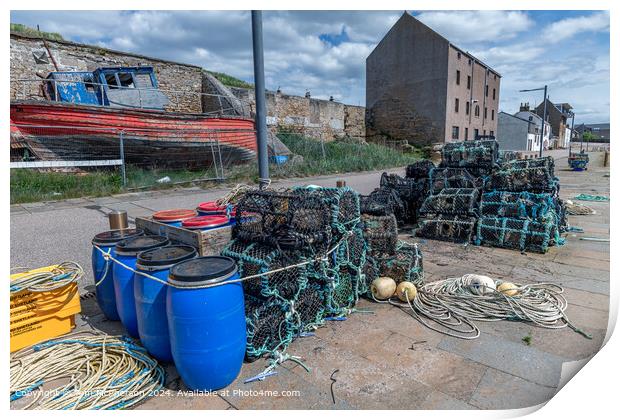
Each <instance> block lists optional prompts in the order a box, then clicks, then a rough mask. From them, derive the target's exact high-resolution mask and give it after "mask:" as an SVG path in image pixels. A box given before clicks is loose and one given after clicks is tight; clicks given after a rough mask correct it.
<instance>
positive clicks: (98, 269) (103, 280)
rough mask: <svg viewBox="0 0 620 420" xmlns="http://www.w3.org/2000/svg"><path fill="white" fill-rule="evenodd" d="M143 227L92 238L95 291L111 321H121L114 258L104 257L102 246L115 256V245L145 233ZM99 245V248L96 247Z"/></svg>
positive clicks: (105, 233)
mask: <svg viewBox="0 0 620 420" xmlns="http://www.w3.org/2000/svg"><path fill="white" fill-rule="evenodd" d="M143 234H144V231H143V230H141V229H123V230H110V231H107V232H101V233H98V234H97V235H95V237H94V238H93V240H92V244H93V249H92V252H91V264H92V268H93V275H94V276H95V278H94V280H95V291H96V294H97V304H98V305H99V309H101V312H103V314H104V315H105V317H106V318H107V319H109V320H110V321H119V320H120V317H119V316H118V311H117V310H116V296H115V294H114V280H113V276H112V271H113V270H112V267H113V265H114V263H113V262H112V260H106V259H105V258H104V257H103V254H102V253H101V251H99V250H98V249H97V248H100V249H101V250H103V251H104V252H107V253H110V255H111V256H112V257H113V258H114V257H115V255H114V247H115V246H116V244H117V243H119V242H120V241H122V240H125V239H130V238H135V237H136V236H140V235H143ZM96 247H97V248H96Z"/></svg>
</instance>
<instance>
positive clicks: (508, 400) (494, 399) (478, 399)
mask: <svg viewBox="0 0 620 420" xmlns="http://www.w3.org/2000/svg"><path fill="white" fill-rule="evenodd" d="M553 395H555V388H554V387H546V386H541V385H539V384H535V383H532V382H529V381H526V380H524V379H521V378H517V377H515V376H513V375H509V374H507V373H505V372H501V371H499V370H496V369H489V370H488V371H487V372H486V373H485V374H484V377H483V378H482V381H481V382H480V386H479V387H478V389H477V390H476V392H475V393H474V395H473V397H472V398H471V400H469V403H470V404H472V405H474V406H476V407H479V408H483V409H491V410H504V409H508V408H525V407H531V406H534V405H538V404H540V403H543V402H546V401H548V400H550V399H551V398H552V397H553Z"/></svg>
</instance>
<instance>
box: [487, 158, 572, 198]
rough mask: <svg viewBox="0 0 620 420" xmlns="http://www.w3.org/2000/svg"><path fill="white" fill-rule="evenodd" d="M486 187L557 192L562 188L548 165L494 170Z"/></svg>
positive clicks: (516, 190)
mask: <svg viewBox="0 0 620 420" xmlns="http://www.w3.org/2000/svg"><path fill="white" fill-rule="evenodd" d="M517 162H519V161H517ZM505 167H506V166H504V168H505ZM484 189H485V190H486V191H494V190H505V191H515V192H519V191H529V192H533V193H551V194H557V193H558V192H559V189H560V183H559V180H558V179H557V178H555V177H554V176H553V174H552V172H551V171H549V169H548V168H547V167H544V166H541V167H531V168H530V167H525V168H516V167H515V168H513V169H502V170H499V171H494V172H493V173H492V174H491V175H490V176H489V177H488V178H487V179H486V180H485V184H484Z"/></svg>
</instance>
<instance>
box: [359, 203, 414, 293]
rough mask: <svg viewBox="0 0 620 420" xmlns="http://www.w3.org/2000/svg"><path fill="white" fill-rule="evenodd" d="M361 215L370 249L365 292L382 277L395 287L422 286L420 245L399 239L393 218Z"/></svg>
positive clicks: (391, 215)
mask: <svg viewBox="0 0 620 420" xmlns="http://www.w3.org/2000/svg"><path fill="white" fill-rule="evenodd" d="M364 211H366V213H362V228H363V234H364V238H365V242H366V244H367V245H368V249H367V252H366V263H365V265H364V268H363V272H364V278H365V281H366V290H367V291H369V290H370V285H371V283H372V282H373V281H374V280H375V279H376V278H377V277H379V276H386V277H390V278H391V279H393V280H394V281H395V284H400V283H402V282H410V283H413V284H422V281H423V279H424V270H423V264H422V253H421V252H420V249H419V248H418V245H417V244H411V243H408V242H404V241H400V240H399V239H398V223H397V221H396V216H395V215H394V214H393V213H391V214H384V213H383V212H379V213H368V211H369V209H367V208H366V209H364Z"/></svg>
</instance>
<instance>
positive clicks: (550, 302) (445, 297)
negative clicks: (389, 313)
mask: <svg viewBox="0 0 620 420" xmlns="http://www.w3.org/2000/svg"><path fill="white" fill-rule="evenodd" d="M470 281H471V275H467V274H466V275H464V276H463V277H457V278H449V279H445V280H439V281H435V282H432V283H426V284H424V285H423V286H421V287H420V288H419V289H418V293H417V294H416V296H415V297H414V298H413V300H409V297H408V294H407V303H403V302H400V301H396V300H395V299H394V298H390V299H388V302H389V303H390V304H392V305H394V306H397V307H399V308H401V309H403V310H405V312H407V313H409V314H410V315H411V316H412V317H413V318H415V319H417V320H418V321H420V322H421V323H422V324H423V325H425V326H426V327H427V328H430V329H432V330H434V331H437V332H440V333H442V334H446V335H449V336H451V337H456V338H461V339H466V340H472V339H475V338H478V337H479V336H480V329H479V328H478V326H477V325H476V323H475V322H476V321H483V322H488V321H501V320H509V321H525V322H531V323H533V324H535V325H537V326H539V327H542V328H550V329H560V328H566V327H570V328H571V329H573V330H574V331H575V332H577V333H579V334H581V335H583V336H584V337H586V338H588V339H592V336H591V335H589V334H587V333H586V332H584V331H582V330H581V329H579V328H577V327H576V326H575V325H573V324H572V323H571V322H570V320H569V319H568V317H567V316H566V312H565V311H566V308H567V306H568V302H567V301H566V298H565V297H564V296H563V294H562V293H563V292H564V289H563V288H562V287H561V286H559V285H556V284H552V283H538V284H526V285H516V284H515V288H512V289H508V290H504V293H502V292H499V291H497V290H495V289H494V288H491V287H486V286H484V285H482V288H483V290H482V293H481V292H477V293H476V292H474V291H472V289H471V287H470V285H471V283H470ZM501 283H502V282H501V281H496V282H495V284H496V286H498V285H499V284H501ZM477 287H479V288H480V287H481V285H478V286H477ZM507 292H515V294H514V295H513V296H509V295H508V294H506V293H507ZM478 293H480V294H478ZM407 310H409V311H407Z"/></svg>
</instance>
